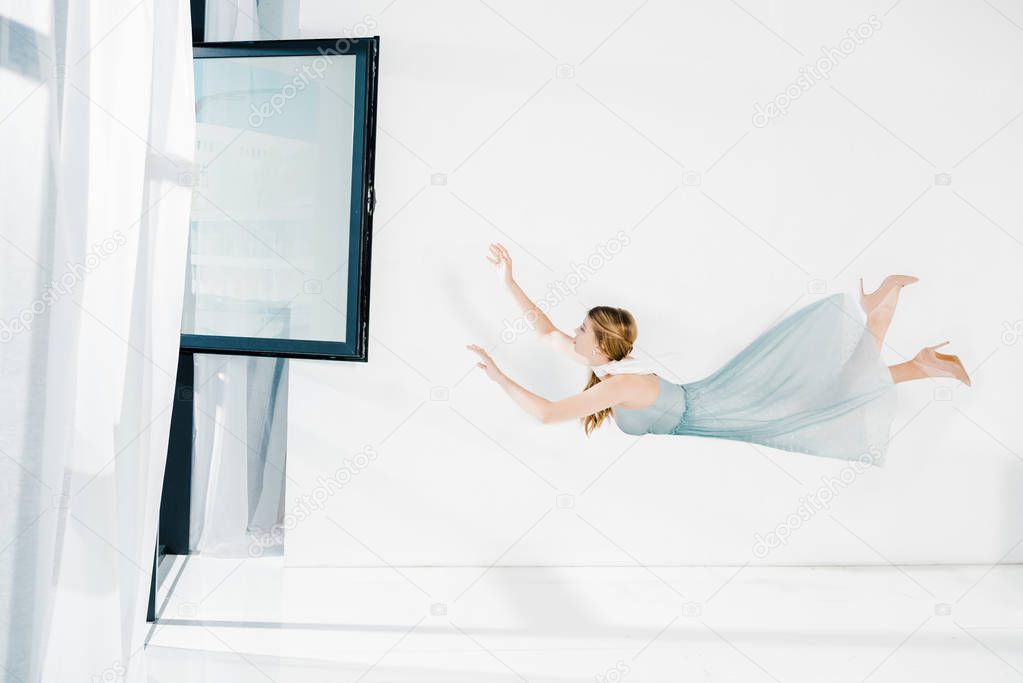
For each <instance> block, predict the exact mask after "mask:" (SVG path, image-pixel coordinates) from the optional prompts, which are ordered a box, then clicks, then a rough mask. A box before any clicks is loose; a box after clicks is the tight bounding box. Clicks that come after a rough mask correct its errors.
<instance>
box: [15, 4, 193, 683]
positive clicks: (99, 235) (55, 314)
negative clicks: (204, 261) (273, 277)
mask: <svg viewBox="0 0 1023 683" xmlns="http://www.w3.org/2000/svg"><path fill="white" fill-rule="evenodd" d="M193 88H194V86H193V78H192V60H191V29H190V22H189V17H188V3H185V2H160V1H158V0H142V1H141V2H140V1H139V0H103V2H74V3H70V2H66V1H62V0H56V1H49V2H47V1H43V0H34V1H33V2H23V1H21V0H0V150H2V156H3V163H0V259H2V262H0V405H2V406H3V411H2V412H0V477H2V481H3V495H0V519H2V528H0V534H2V536H0V549H2V551H0V619H2V621H0V629H2V631H0V648H2V659H0V663H2V666H3V667H4V672H3V676H4V677H5V680H13V681H18V680H22V681H40V680H41V681H60V682H64V681H71V680H128V681H142V680H145V674H146V672H145V660H144V656H143V655H142V653H143V649H142V648H143V641H144V635H145V631H146V622H145V616H146V607H147V598H148V594H149V582H150V572H151V568H152V561H153V550H154V543H155V536H156V528H157V517H158V509H159V497H160V486H161V482H162V478H163V468H164V464H165V458H166V453H167V436H168V429H169V421H170V413H171V405H172V397H173V392H174V376H175V366H176V362H177V353H178V335H179V331H180V324H181V301H182V293H183V291H184V281H183V280H184V275H185V270H184V265H185V251H186V240H187V234H188V213H189V205H190V185H191V182H192V180H191V179H192V176H191V160H192V154H193V148H194V93H193Z"/></svg>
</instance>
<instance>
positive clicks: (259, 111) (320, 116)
mask: <svg viewBox="0 0 1023 683" xmlns="http://www.w3.org/2000/svg"><path fill="white" fill-rule="evenodd" d="M355 70H356V57H355V56H354V55H337V54H335V55H330V56H329V57H325V56H321V55H308V56H272V57H218V58H204V59H196V60H195V83H196V121H197V130H196V140H197V149H196V160H197V162H198V168H199V177H198V178H197V179H196V183H195V187H194V192H193V196H192V224H191V233H190V239H189V277H188V278H187V285H186V293H185V307H184V317H183V321H182V329H181V331H182V333H184V334H197V335H216V336H230V337H258V338H272V339H295V340H316V341H337V342H344V341H346V339H345V329H346V324H347V319H348V277H349V273H348V254H349V235H350V229H349V228H350V222H351V208H352V207H351V191H352V158H353V139H354V112H353V106H352V103H353V102H354V101H355ZM353 314H354V311H353Z"/></svg>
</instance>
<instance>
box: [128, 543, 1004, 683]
mask: <svg viewBox="0 0 1023 683" xmlns="http://www.w3.org/2000/svg"><path fill="white" fill-rule="evenodd" d="M172 562H173V565H172V566H169V567H167V568H166V571H167V579H166V580H165V581H164V582H163V586H162V589H161V595H160V600H159V601H158V608H159V609H160V618H159V621H158V624H157V625H156V626H155V627H154V628H153V630H152V632H151V634H150V637H149V645H148V648H147V656H148V659H149V670H150V680H151V681H166V682H171V681H185V680H187V681H218V682H219V681H222V680H232V681H250V680H251V681H276V682H278V683H291V682H298V681H302V682H303V683H306V682H310V683H314V682H318V681H324V682H326V681H330V682H331V683H341V682H343V681H365V682H366V683H369V682H371V681H535V682H540V681H600V682H603V681H608V682H614V681H619V680H635V681H649V682H653V681H680V680H686V681H772V680H773V681H786V682H789V681H791V682H797V681H808V682H809V681H812V682H813V683H820V682H821V681H828V682H829V683H832V682H834V683H838V682H840V681H863V680H870V681H900V682H902V681H946V680H947V681H963V680H971V681H985V682H994V681H1019V680H1020V678H1021V677H1023V566H1021V565H996V566H993V567H990V566H957V567H947V566H946V567H939V566H934V567H923V566H914V567H828V568H822V567H745V568H740V567H707V568H693V567H689V568H678V567H674V568H672V567H628V568H625V567H607V568H576V567H561V568H543V567H535V568H508V567H504V568H496V567H495V568H491V569H486V568H480V567H459V568H431V567H427V568H414V569H409V568H394V569H351V568H345V569H285V568H284V567H283V560H282V558H280V557H266V558H259V559H246V560H224V559H220V560H217V559H210V558H201V557H198V556H192V557H190V558H188V559H187V561H186V560H185V558H172ZM172 586H173V590H172V591H171V592H170V594H169V595H168V591H169V590H170V589H171V587H172Z"/></svg>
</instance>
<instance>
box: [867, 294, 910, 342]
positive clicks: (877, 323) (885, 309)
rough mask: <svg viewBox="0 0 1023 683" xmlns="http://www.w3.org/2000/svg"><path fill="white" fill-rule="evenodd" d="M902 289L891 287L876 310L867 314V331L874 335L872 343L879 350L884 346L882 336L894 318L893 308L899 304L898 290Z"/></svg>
mask: <svg viewBox="0 0 1023 683" xmlns="http://www.w3.org/2000/svg"><path fill="white" fill-rule="evenodd" d="M901 289H902V287H893V288H892V290H891V291H890V292H888V295H887V296H886V297H885V298H884V301H882V302H881V303H880V304H878V306H877V308H875V309H874V310H872V311H871V312H870V313H868V314H867V329H868V330H870V333H871V334H872V335H874V343H875V344H877V348H878V349H880V348H881V345H882V344H884V336H885V335H886V334H887V333H888V328H889V327H891V324H892V318H893V317H895V306H896V305H897V304H898V303H899V290H901Z"/></svg>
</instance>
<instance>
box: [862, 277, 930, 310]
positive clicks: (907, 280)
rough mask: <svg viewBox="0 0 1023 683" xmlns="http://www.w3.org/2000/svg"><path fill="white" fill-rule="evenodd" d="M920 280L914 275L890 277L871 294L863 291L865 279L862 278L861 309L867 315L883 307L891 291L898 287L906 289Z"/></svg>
mask: <svg viewBox="0 0 1023 683" xmlns="http://www.w3.org/2000/svg"><path fill="white" fill-rule="evenodd" d="M919 279H920V278H918V277H913V276H912V275H889V276H888V277H886V278H885V279H884V282H882V283H881V286H880V287H878V288H877V289H875V290H874V291H873V292H871V293H870V294H867V293H866V292H864V291H863V278H860V308H862V309H863V312H864V313H866V314H867V315H870V314H871V312H872V311H873V310H874V309H875V308H877V307H878V306H880V305H881V303H882V302H883V301H884V300H885V297H887V296H888V295H889V294H890V293H891V291H892V290H893V289H894V288H896V287H905V286H906V285H911V284H913V283H914V282H917V281H918V280H919Z"/></svg>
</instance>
